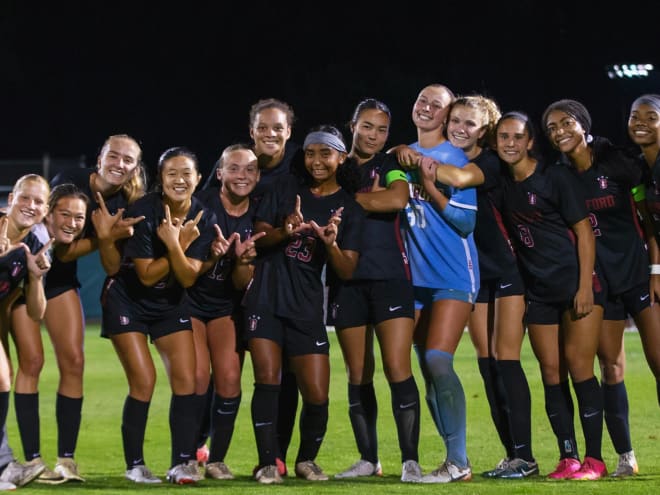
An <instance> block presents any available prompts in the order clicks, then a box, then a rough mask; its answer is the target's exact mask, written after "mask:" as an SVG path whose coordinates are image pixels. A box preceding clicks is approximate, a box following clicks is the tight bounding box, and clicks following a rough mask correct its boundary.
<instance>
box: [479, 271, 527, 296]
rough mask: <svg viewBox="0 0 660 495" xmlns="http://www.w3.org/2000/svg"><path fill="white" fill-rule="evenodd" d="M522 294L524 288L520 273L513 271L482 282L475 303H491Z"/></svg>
mask: <svg viewBox="0 0 660 495" xmlns="http://www.w3.org/2000/svg"><path fill="white" fill-rule="evenodd" d="M524 294H525V286H524V285H523V281H522V278H521V277H520V273H518V271H517V270H515V271H512V272H511V273H508V274H505V275H503V276H502V277H500V278H495V279H490V280H482V281H481V282H480V288H479V293H478V294H477V302H478V303H491V302H494V301H495V299H497V298H499V297H507V296H522V295H524Z"/></svg>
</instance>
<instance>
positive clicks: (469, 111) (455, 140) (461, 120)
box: [447, 104, 487, 152]
mask: <svg viewBox="0 0 660 495" xmlns="http://www.w3.org/2000/svg"><path fill="white" fill-rule="evenodd" d="M486 124H487V122H486V121H485V119H484V118H483V115H482V114H481V112H480V111H479V110H477V109H476V108H470V107H467V106H465V105H460V104H455V105H454V106H453V107H452V109H451V113H450V114H449V120H448V121H447V138H448V139H449V141H450V142H451V144H453V145H454V146H456V147H457V148H461V149H462V150H465V151H466V152H467V151H469V150H471V149H472V148H474V147H475V146H476V145H477V142H478V141H479V139H481V138H482V137H483V136H484V134H485V133H486Z"/></svg>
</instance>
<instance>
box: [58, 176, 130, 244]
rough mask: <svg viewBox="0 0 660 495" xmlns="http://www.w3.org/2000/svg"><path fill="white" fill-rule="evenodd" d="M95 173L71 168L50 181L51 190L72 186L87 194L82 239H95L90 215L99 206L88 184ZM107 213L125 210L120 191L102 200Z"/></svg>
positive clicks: (125, 203)
mask: <svg viewBox="0 0 660 495" xmlns="http://www.w3.org/2000/svg"><path fill="white" fill-rule="evenodd" d="M94 172H96V169H93V168H73V169H70V170H66V171H64V172H60V173H59V174H57V175H56V176H55V177H53V178H52V179H51V181H50V187H51V189H52V188H53V187H55V186H57V185H59V184H74V185H75V186H76V187H78V189H80V190H81V191H82V192H84V193H85V194H87V196H88V197H89V206H88V207H87V218H86V221H85V229H84V230H83V234H82V237H95V236H96V232H95V231H94V225H93V224H92V222H91V220H90V215H91V213H92V212H93V211H94V210H96V209H97V208H98V207H99V204H98V203H97V202H96V195H95V194H94V192H93V191H92V189H91V186H90V184H89V181H90V176H91V175H92V174H93V173H94ZM103 201H104V202H105V205H106V207H107V208H108V211H109V212H110V213H112V214H114V213H116V212H117V210H118V209H119V208H126V207H127V206H128V202H127V201H126V197H125V196H124V194H123V193H122V191H118V192H116V193H115V194H113V195H111V196H108V197H107V198H103Z"/></svg>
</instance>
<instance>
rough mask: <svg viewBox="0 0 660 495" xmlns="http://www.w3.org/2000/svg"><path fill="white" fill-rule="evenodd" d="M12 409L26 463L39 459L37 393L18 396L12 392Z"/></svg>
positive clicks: (39, 436) (39, 438)
mask: <svg viewBox="0 0 660 495" xmlns="http://www.w3.org/2000/svg"><path fill="white" fill-rule="evenodd" d="M14 408H15V410H16V422H17V423H18V431H19V432H20V434H21V442H22V444H23V454H24V455H25V460H26V461H31V460H32V459H34V458H36V457H41V452H40V443H41V434H40V431H41V430H40V427H41V425H40V420H39V392H37V393H36V394H20V393H18V392H14Z"/></svg>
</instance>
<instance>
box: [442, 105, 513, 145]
mask: <svg viewBox="0 0 660 495" xmlns="http://www.w3.org/2000/svg"><path fill="white" fill-rule="evenodd" d="M456 105H462V106H464V107H468V108H472V109H473V110H477V111H478V112H479V114H480V115H481V118H482V120H483V122H484V127H485V128H486V132H485V133H484V135H483V136H482V137H481V138H480V139H479V142H478V144H479V146H484V145H487V146H490V147H491V148H492V147H494V144H495V127H496V126H497V122H498V121H499V120H500V117H501V116H502V112H500V108H499V107H498V106H497V103H495V100H493V99H491V98H488V97H487V96H483V95H469V96H460V97H458V98H457V99H456V100H455V101H454V103H453V105H452V109H453V108H454V107H455V106H456ZM450 113H451V112H450Z"/></svg>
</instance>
